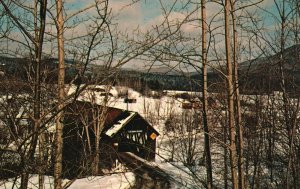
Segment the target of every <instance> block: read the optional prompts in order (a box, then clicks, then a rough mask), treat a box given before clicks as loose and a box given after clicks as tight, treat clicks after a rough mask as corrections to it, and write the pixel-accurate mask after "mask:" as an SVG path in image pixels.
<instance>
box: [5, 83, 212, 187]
mask: <svg viewBox="0 0 300 189" xmlns="http://www.w3.org/2000/svg"><path fill="white" fill-rule="evenodd" d="M95 88H98V89H99V90H94V89H95ZM90 89H91V90H90ZM101 89H103V90H105V91H107V92H109V93H110V94H112V96H108V104H107V105H108V106H110V107H115V108H119V109H124V110H125V109H127V108H128V110H129V111H132V112H130V115H129V116H128V117H126V118H125V119H123V120H120V121H119V122H118V123H117V124H115V125H114V126H113V127H111V128H110V129H109V130H107V131H106V135H108V136H110V137H111V136H113V135H114V134H115V133H116V132H117V131H119V130H120V129H121V128H122V127H123V126H124V125H125V124H126V123H127V122H128V121H130V119H131V118H132V117H134V116H135V114H136V113H135V112H138V113H139V114H140V115H141V116H143V117H144V118H146V119H147V120H148V121H149V122H150V124H152V126H153V127H154V128H155V129H156V130H157V131H158V132H159V133H160V134H161V135H160V136H159V138H158V140H157V141H158V144H157V147H158V148H157V149H158V152H157V156H156V161H155V162H150V163H151V164H152V165H153V166H157V167H159V168H161V169H162V170H164V171H165V172H166V173H167V174H168V175H170V178H171V180H170V182H171V187H172V188H175V189H177V188H203V187H202V185H201V183H199V182H197V179H195V177H194V176H193V174H192V173H191V171H190V170H189V169H188V168H187V167H186V166H185V165H183V164H182V163H179V162H167V161H166V160H167V159H169V154H168V153H166V151H165V149H164V147H165V143H166V142H170V139H167V138H166V137H164V134H165V133H164V132H165V131H164V123H165V121H166V119H167V118H169V116H170V115H171V114H173V115H180V114H181V113H183V112H187V111H189V110H183V109H182V108H181V107H182V102H183V101H184V99H175V98H174V97H170V96H163V97H162V98H160V99H156V98H151V97H145V96H142V95H141V94H140V93H138V92H136V91H134V90H132V89H130V88H128V89H125V90H128V97H130V98H134V99H136V103H129V104H127V103H124V98H121V97H119V95H118V91H119V90H124V89H120V88H116V87H107V86H91V87H89V88H88V90H86V91H84V92H83V93H82V94H81V95H80V96H79V99H78V100H81V101H93V102H94V103H97V104H102V103H103V100H104V98H105V97H104V96H103V95H102V93H103V90H101ZM74 91H75V87H73V86H71V87H70V90H69V92H68V94H71V93H72V92H74ZM168 93H169V94H173V93H179V92H176V91H175V92H174V91H168ZM50 128H51V127H50ZM200 142H202V141H200ZM199 146H202V145H199ZM197 176H198V177H201V180H205V177H206V176H205V167H204V166H200V168H199V169H198V170H197ZM45 178H46V179H45V182H46V187H45V189H50V188H54V187H53V178H52V177H48V176H47V177H45ZM67 181H68V180H65V182H67ZM12 182H13V181H12V180H10V181H8V182H6V183H5V184H1V183H0V189H5V188H12ZM30 182H31V185H30V187H29V188H37V183H38V177H37V176H33V177H32V178H31V179H30ZM134 182H135V179H134V174H133V173H131V172H127V173H123V174H112V175H107V176H103V177H88V178H82V179H77V180H75V181H74V182H73V183H72V184H71V186H70V187H69V188H70V189H80V188H104V189H110V188H111V189H114V188H129V187H130V185H133V184H134ZM14 188H17V187H14Z"/></svg>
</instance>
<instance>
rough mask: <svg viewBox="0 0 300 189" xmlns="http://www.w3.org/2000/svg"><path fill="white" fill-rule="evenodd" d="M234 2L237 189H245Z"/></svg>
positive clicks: (232, 6) (232, 8) (232, 4)
mask: <svg viewBox="0 0 300 189" xmlns="http://www.w3.org/2000/svg"><path fill="white" fill-rule="evenodd" d="M234 8H235V2H231V16H232V26H233V38H234V40H233V65H234V81H235V90H234V92H235V100H236V125H237V131H238V175H239V189H244V188H245V180H244V160H243V148H244V141H243V140H244V139H243V126H242V115H241V104H240V89H239V76H238V60H237V51H238V48H237V46H238V32H237V28H236V14H235V10H234Z"/></svg>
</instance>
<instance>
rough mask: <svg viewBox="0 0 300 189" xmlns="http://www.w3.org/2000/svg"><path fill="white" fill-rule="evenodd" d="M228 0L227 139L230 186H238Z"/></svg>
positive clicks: (226, 46)
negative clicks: (228, 145)
mask: <svg viewBox="0 0 300 189" xmlns="http://www.w3.org/2000/svg"><path fill="white" fill-rule="evenodd" d="M229 15H230V0H226V1H225V48H226V62H227V95H228V116H229V140H230V164H231V179H232V188H233V189H237V188H238V179H237V161H236V159H237V158H236V141H235V137H236V133H235V126H234V98H233V97H234V90H233V75H232V63H231V60H230V59H231V50H230V31H229Z"/></svg>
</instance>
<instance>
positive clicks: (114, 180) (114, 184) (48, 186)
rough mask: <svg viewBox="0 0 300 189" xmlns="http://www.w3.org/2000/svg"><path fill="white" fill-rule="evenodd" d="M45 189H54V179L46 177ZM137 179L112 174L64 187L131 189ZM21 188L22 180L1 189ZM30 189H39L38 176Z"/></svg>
mask: <svg viewBox="0 0 300 189" xmlns="http://www.w3.org/2000/svg"><path fill="white" fill-rule="evenodd" d="M44 179H45V185H44V186H45V189H53V188H54V185H53V183H54V180H53V177H50V176H45V177H44ZM134 181H135V177H134V174H133V173H130V172H128V173H120V174H112V175H108V176H103V177H100V176H97V177H88V178H83V179H77V180H74V181H70V180H64V182H63V183H64V185H69V184H70V186H69V187H68V188H69V189H92V188H97V189H117V188H118V189H119V188H120V189H125V188H130V186H132V185H133V184H134ZM19 187H20V179H17V180H16V181H14V180H12V179H11V180H7V181H3V182H2V183H0V189H17V188H19ZM28 188H29V189H38V176H37V175H31V177H30V179H29V184H28Z"/></svg>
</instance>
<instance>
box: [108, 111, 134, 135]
mask: <svg viewBox="0 0 300 189" xmlns="http://www.w3.org/2000/svg"><path fill="white" fill-rule="evenodd" d="M135 115H136V112H130V115H129V116H128V117H126V118H125V119H122V120H119V121H118V123H116V124H114V125H113V126H112V127H111V128H110V129H108V130H107V131H106V133H105V134H106V135H107V136H109V137H112V136H113V135H114V134H116V133H117V132H118V131H119V130H120V129H122V128H123V127H124V125H126V124H127V123H128V122H129V121H130V120H131V119H132V118H133V117H134V116H135Z"/></svg>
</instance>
